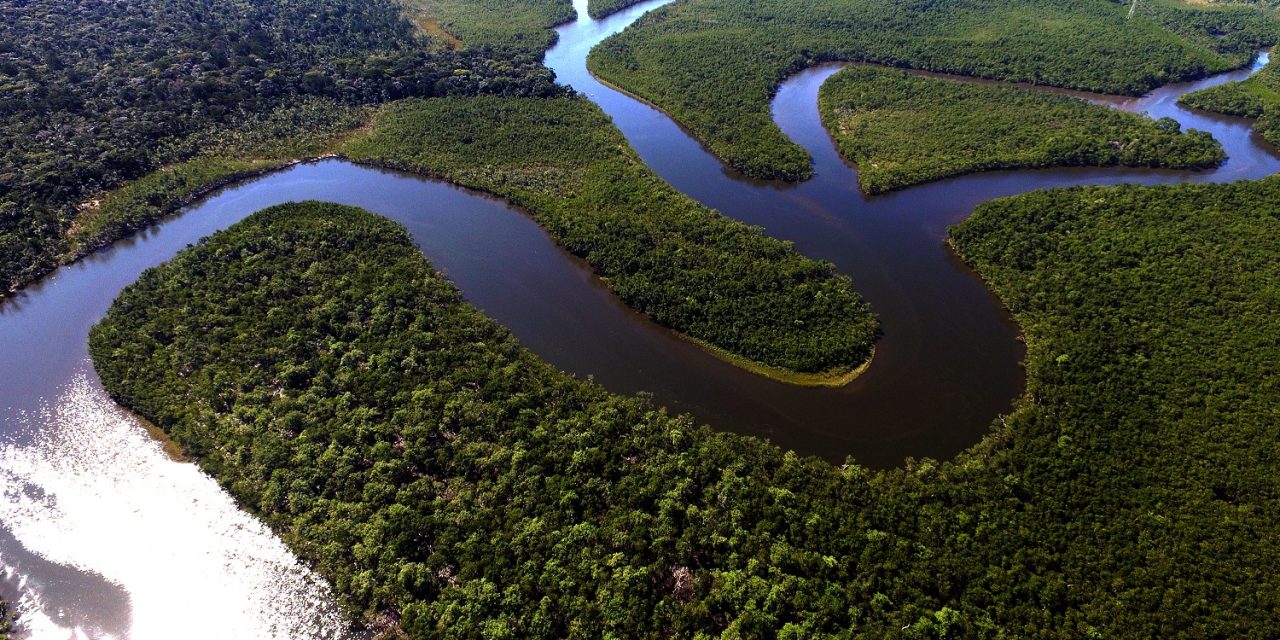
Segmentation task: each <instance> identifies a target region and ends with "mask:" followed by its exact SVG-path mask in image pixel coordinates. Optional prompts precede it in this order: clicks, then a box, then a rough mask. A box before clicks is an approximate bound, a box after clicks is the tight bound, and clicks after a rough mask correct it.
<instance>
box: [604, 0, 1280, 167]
mask: <svg viewBox="0 0 1280 640" xmlns="http://www.w3.org/2000/svg"><path fill="white" fill-rule="evenodd" d="M1126 13H1127V9H1126V7H1125V6H1124V4H1123V3H1116V2H1110V1H1109V0H1016V1H1015V0H935V1H929V2H915V3H907V4H903V3H899V2H892V1H890V0H801V1H796V0H757V1H754V2H741V1H739V0H687V1H686V2H679V3H674V4H672V5H668V6H666V7H663V8H662V9H659V10H657V11H655V13H654V14H653V15H652V16H650V17H649V18H647V19H645V20H643V21H641V22H640V23H637V25H636V26H633V27H631V28H630V29H628V30H627V31H624V32H623V33H621V34H619V35H617V36H615V37H613V38H610V39H609V40H607V41H605V42H604V43H603V44H602V45H601V46H600V47H598V48H597V49H595V50H594V51H593V52H592V54H591V57H590V59H589V64H590V66H591V69H592V70H593V71H594V72H595V73H597V74H599V75H600V76H601V77H602V78H604V79H605V80H607V81H609V82H610V83H612V84H615V85H618V86H620V87H622V88H624V89H626V90H627V91H629V92H632V93H634V94H637V95H639V96H640V97H642V98H644V99H646V100H648V101H650V102H652V103H654V104H657V105H658V106H659V107H661V108H662V109H664V110H665V111H667V112H668V113H670V114H672V115H673V116H674V117H675V119H676V120H678V121H679V122H680V123H681V124H683V125H685V126H686V127H688V128H689V129H690V130H692V131H693V132H694V134H695V135H696V136H697V137H698V138H699V139H700V140H702V141H703V142H704V143H705V144H706V145H707V146H708V147H710V148H711V150H712V151H713V152H715V154H716V155H718V156H720V157H721V158H722V159H723V160H725V161H726V162H727V163H728V164H730V165H732V166H733V167H735V168H736V169H738V170H739V171H741V172H743V173H745V174H747V175H749V176H752V177H756V178H768V179H782V180H802V179H805V178H807V177H808V176H809V175H810V174H811V173H812V167H811V166H810V162H809V157H808V154H807V153H806V152H805V151H804V149H802V148H801V147H799V146H798V145H795V144H794V143H792V142H791V141H790V140H788V139H787V138H786V137H785V136H784V135H783V134H782V132H781V131H780V130H778V128H777V127H776V126H775V125H774V123H773V121H772V118H771V116H770V112H769V99H770V98H771V97H772V96H773V94H774V91H775V90H776V88H777V86H778V84H779V83H780V82H781V81H782V80H783V79H784V78H785V77H786V76H788V75H790V74H792V73H794V72H797V71H799V70H801V69H803V68H805V67H808V66H811V65H813V64H815V63H819V62H828V61H834V60H844V61H852V62H868V63H876V64H881V65H886V66H893V67H909V68H914V69H922V70H928V71H938V72H945V73H953V74H959V75H966V76H975V77H982V78H993V79H998V80H1008V81H1021V82H1029V83H1033V84H1041V85H1051V86H1057V87H1065V88H1073V89H1086V90H1091V91H1099V92H1105V93H1119V94H1127V95H1136V94H1140V93H1142V92H1145V91H1147V90H1150V89H1152V88H1154V87H1156V86H1158V85H1161V84H1164V83H1167V82H1172V81H1175V80H1184V79H1190V78H1197V77H1201V76H1204V75H1206V74H1209V73H1214V72H1218V71H1225V70H1227V69H1231V68H1235V67H1238V66H1241V65H1243V64H1245V63H1246V62H1247V61H1248V60H1250V59H1251V58H1252V56H1253V53H1254V51H1255V50H1257V49H1258V48H1261V47H1262V46H1266V45H1270V44H1272V43H1274V42H1276V40H1277V35H1278V34H1280V22H1277V20H1276V18H1275V17H1274V14H1273V13H1272V12H1270V11H1268V10H1265V9H1260V8H1257V7H1250V6H1207V7H1201V6H1190V5H1184V4H1181V3H1177V2H1164V1H1156V2H1152V3H1144V4H1143V5H1142V9H1141V11H1139V13H1138V15H1137V16H1135V17H1134V18H1133V19H1132V20H1128V19H1126V17H1125V16H1126ZM1121 43H1123V44H1122V45H1121Z"/></svg>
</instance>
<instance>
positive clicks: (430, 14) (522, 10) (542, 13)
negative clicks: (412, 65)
mask: <svg viewBox="0 0 1280 640" xmlns="http://www.w3.org/2000/svg"><path fill="white" fill-rule="evenodd" d="M397 1H398V2H399V3H400V4H401V5H403V6H405V7H406V8H407V9H408V10H409V11H410V12H411V13H412V14H413V15H415V17H419V18H420V19H425V20H430V21H433V22H434V23H435V24H437V25H439V26H440V27H441V28H443V29H444V30H445V31H447V32H449V33H451V34H453V35H454V36H457V37H458V39H460V40H462V42H463V45H465V46H467V47H470V48H476V47H486V46H507V47H512V48H516V49H521V50H527V51H534V52H539V53H541V52H542V50H543V49H546V48H547V47H550V46H551V45H552V44H553V43H554V42H555V33H554V32H553V31H551V28H552V27H555V26H557V25H560V24H562V23H565V22H569V21H570V20H573V18H574V15H575V14H574V11H573V0H397Z"/></svg>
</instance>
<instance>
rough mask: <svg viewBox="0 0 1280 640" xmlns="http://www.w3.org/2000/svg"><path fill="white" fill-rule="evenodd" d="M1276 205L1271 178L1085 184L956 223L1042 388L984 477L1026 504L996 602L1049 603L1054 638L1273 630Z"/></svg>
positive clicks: (995, 536) (1279, 339) (1279, 373)
mask: <svg viewBox="0 0 1280 640" xmlns="http://www.w3.org/2000/svg"><path fill="white" fill-rule="evenodd" d="M1278 212H1280V180H1276V179H1267V180H1264V181H1261V182H1239V183H1235V184H1228V185H1182V186H1173V187H1157V188H1141V187H1133V186H1126V187H1118V188H1109V189H1104V188H1080V189H1069V190H1055V191H1048V192H1038V193H1032V194H1028V195H1025V196H1020V197H1017V198H1012V199H1008V200H1001V201H996V202H993V203H990V204H987V205H984V206H982V207H980V209H979V211H978V212H977V213H976V214H975V215H974V216H973V217H972V218H971V219H969V220H968V221H966V222H965V223H963V224H961V225H960V226H959V227H958V228H956V229H955V230H954V231H953V233H952V241H953V243H954V244H955V246H956V247H957V249H958V250H959V251H960V253H961V254H962V255H963V256H964V257H965V259H966V260H968V261H969V262H970V263H971V264H972V265H973V266H974V267H975V268H976V269H977V270H978V272H979V273H981V274H982V275H983V276H984V277H985V278H986V279H987V280H988V282H990V283H991V285H992V287H993V288H994V289H995V291H996V292H997V293H998V294H999V295H1000V297H1001V298H1002V299H1003V300H1004V301H1005V302H1006V304H1008V305H1009V307H1010V308H1011V309H1012V310H1013V311H1014V313H1015V314H1016V315H1017V317H1018V320H1019V323H1020V324H1021V325H1022V326H1023V328H1024V329H1025V331H1026V334H1027V338H1028V346H1029V354H1028V382H1029V388H1028V394H1029V395H1030V397H1032V398H1034V402H1033V403H1032V404H1031V405H1030V406H1028V407H1027V408H1025V409H1024V410H1023V411H1021V412H1020V413H1019V414H1018V415H1017V416H1016V418H1015V419H1012V420H1011V421H1010V425H1009V428H1008V429H1005V430H1002V432H1004V433H1007V437H1010V438H1012V442H1011V444H1010V445H1009V446H1007V447H1006V448H1005V449H1004V451H1000V452H998V453H997V454H996V455H995V456H994V458H993V459H992V461H991V463H990V467H991V474H990V476H989V478H988V479H987V481H986V482H984V483H980V484H972V485H971V487H970V488H969V491H972V492H974V494H975V495H976V496H985V495H990V494H989V493H988V492H989V491H990V490H992V489H994V488H995V487H997V486H999V485H1002V484H1003V485H1004V488H1003V491H1005V492H1006V495H1007V496H1008V499H1009V500H1011V501H1012V502H1011V503H1010V504H1014V503H1016V504H1019V505H1020V506H1019V508H1018V509H1017V513H1010V514H1008V515H1002V516H999V517H997V518H994V519H991V520H989V522H988V524H989V526H992V527H995V528H996V529H998V530H999V531H998V532H997V531H992V532H991V535H989V536H985V540H982V542H984V543H986V544H989V545H991V547H992V549H991V551H992V552H991V553H989V557H992V561H993V564H994V567H998V569H995V570H993V571H990V572H988V573H987V577H985V578H982V579H981V580H980V581H979V582H980V583H981V584H982V585H983V588H984V589H987V590H989V593H990V595H988V596H985V597H988V598H991V599H992V601H993V602H1001V601H1002V602H1004V603H1006V604H1004V605H1003V606H1005V607H1012V606H1013V604H1012V603H1013V602H1015V601H1016V600H1018V599H1023V598H1025V599H1026V600H1027V604H1030V603H1031V602H1038V603H1040V604H1041V606H1043V607H1044V609H1043V610H1042V611H1040V612H1037V613H1036V614H1034V615H1038V616H1040V617H1041V619H1042V622H1040V628H1041V629H1042V630H1045V631H1047V630H1048V629H1051V628H1054V627H1057V626H1059V625H1060V624H1061V623H1060V622H1056V621H1055V620H1057V621H1075V624H1073V625H1072V626H1073V627H1075V628H1076V629H1083V628H1085V625H1087V626H1089V627H1093V628H1097V629H1098V630H1099V631H1100V633H1101V635H1102V636H1103V637H1134V638H1155V637H1188V638H1206V637H1221V638H1236V637H1272V636H1276V635H1277V634H1280V627H1278V625H1280V621H1277V620H1276V619H1275V618H1274V617H1273V616H1268V615H1266V614H1264V613H1262V612H1263V611H1271V610H1275V609H1276V607H1278V606H1280V584H1277V583H1278V582H1280V574H1278V573H1277V572H1275V571H1273V570H1272V569H1271V567H1274V566H1276V565H1275V563H1276V562H1277V561H1278V560H1280V557H1277V556H1278V555H1280V477H1278V476H1277V475H1276V473H1275V465H1276V460H1277V455H1278V454H1280V444H1277V443H1280V420H1278V419H1277V417H1278V415H1280V414H1278V413H1277V411H1278V410H1280V368H1277V366H1276V363H1277V362H1280V314H1277V313H1276V309H1277V308H1280V307H1278V305H1280V287H1278V284H1277V283H1280V244H1278V243H1277V242H1276V238H1277V237H1278V236H1280V214H1278ZM955 471H959V469H955ZM1006 473H1007V474H1009V475H1004V474H1006ZM1002 476H1003V479H1001V477H1002ZM984 485H985V487H987V488H986V489H984V488H983V486H984ZM993 506H994V505H989V506H988V507H987V509H988V510H990V509H992V508H993ZM988 513H990V511H988ZM1019 530H1022V531H1023V533H1020V532H1019ZM1028 538H1031V539H1034V540H1035V541H1036V543H1035V544H1029V543H1028ZM978 541H979V540H977V539H975V542H978ZM1000 551H1004V552H1005V553H1006V554H1007V555H1008V557H1007V558H1006V559H1003V560H1000V559H999V557H998V555H997V553H998V552H1000ZM1036 564H1039V565H1040V566H1041V569H1039V570H1031V571H1028V572H1027V573H1025V574H1023V575H1024V576H1025V577H1022V578H1016V579H1014V580H1012V581H1010V582H1003V581H1002V577H1003V576H1005V575H1008V574H1006V573H1005V572H1006V571H1007V570H1009V569H1013V568H1017V567H1019V565H1021V567H1023V569H1022V570H1023V571H1027V570H1028V569H1029V568H1030V567H1031V566H1034V565H1036ZM976 575H977V574H975V577H976ZM1006 590H1008V591H1009V592H1008V593H1001V592H1003V591H1006ZM1018 594H1021V595H1018ZM1024 606H1025V605H1024ZM1019 615H1020V616H1021V617H1025V618H1026V619H1027V620H1031V619H1033V618H1032V617H1031V615H1033V614H1031V612H1026V613H1021V614H1019ZM1050 625H1052V626H1050ZM1042 632H1044V631H1042ZM1015 635H1017V634H1015Z"/></svg>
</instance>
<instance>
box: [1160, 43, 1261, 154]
mask: <svg viewBox="0 0 1280 640" xmlns="http://www.w3.org/2000/svg"><path fill="white" fill-rule="evenodd" d="M1179 102H1180V103H1181V104H1183V105H1186V106H1188V107H1194V108H1196V109H1203V110H1205V111H1216V112H1218V113H1225V114H1227V115H1232V116H1243V117H1246V118H1257V119H1258V121H1257V122H1255V123H1254V125H1253V128H1254V130H1255V131H1257V132H1258V133H1259V134H1260V135H1261V136H1262V137H1263V139H1265V140H1266V141H1267V142H1270V143H1271V144H1276V145H1280V68H1278V67H1277V63H1276V62H1274V61H1272V62H1268V63H1267V66H1265V67H1263V68H1262V70H1261V71H1259V72H1258V73H1255V74H1253V75H1252V76H1249V78H1247V79H1245V80H1242V81H1240V82H1229V83H1227V84H1222V85H1218V86H1216V87H1210V88H1208V89H1202V90H1200V91H1196V92H1195V93H1189V94H1187V95H1185V96H1182V99H1181V100H1179Z"/></svg>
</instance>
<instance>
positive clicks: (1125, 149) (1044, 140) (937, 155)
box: [818, 66, 1226, 193]
mask: <svg viewBox="0 0 1280 640" xmlns="http://www.w3.org/2000/svg"><path fill="white" fill-rule="evenodd" d="M818 104H819V107H820V109H821V112H822V119H823V122H824V124H825V125H826V126H827V128H828V129H829V130H830V131H831V134H832V137H833V138H834V139H835V142H836V147H837V149H839V151H840V153H841V155H843V156H844V157H845V158H846V159H848V160H850V161H852V162H855V163H857V165H858V179H859V181H860V182H861V184H862V189H863V190H864V191H866V192H868V193H880V192H883V191H889V190H892V189H899V188H902V187H907V186H911V185H914V184H919V183H922V182H928V181H931V180H937V179H939V178H945V177H949V176H955V175H960V174H965V173H973V172H975V171H984V170H989V169H1022V168H1037V167H1051V166H1115V165H1123V166H1128V167H1166V168H1172V169H1204V168H1209V167H1214V166H1217V165H1218V164H1220V163H1221V162H1222V161H1223V160H1225V159H1226V154H1225V153H1223V151H1222V146H1221V145H1219V144H1218V142H1217V141H1216V140H1214V139H1213V137H1212V136H1210V135H1209V134H1207V133H1204V132H1201V131H1191V132H1187V133H1183V132H1181V131H1180V127H1179V125H1178V123H1177V121H1175V120H1173V119H1171V118H1164V119H1162V120H1160V121H1158V122H1157V121H1154V120H1151V119H1150V118H1146V117H1144V116H1142V115H1138V114H1133V113H1125V112H1122V111H1118V110H1115V109H1110V108H1107V107H1103V106H1098V105H1093V104H1090V103H1088V102H1086V101H1084V100H1082V99H1079V98H1074V97H1070V96H1065V95H1057V94H1051V93H1045V92H1042V91H1037V90H1034V89H1027V88H1021V87H1015V86H997V85H991V84H979V83H976V82H969V81H963V80H958V79H944V78H937V77H928V76H923V75H919V74H914V73H909V72H906V71H898V70H891V69H880V68H874V67H865V66H850V67H848V68H846V69H844V70H842V71H840V72H839V73H837V74H836V75H834V76H832V77H831V78H830V79H829V80H828V81H827V82H826V84H824V85H823V86H822V89H821V91H820V93H819V96H818Z"/></svg>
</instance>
